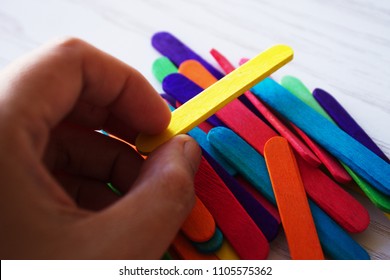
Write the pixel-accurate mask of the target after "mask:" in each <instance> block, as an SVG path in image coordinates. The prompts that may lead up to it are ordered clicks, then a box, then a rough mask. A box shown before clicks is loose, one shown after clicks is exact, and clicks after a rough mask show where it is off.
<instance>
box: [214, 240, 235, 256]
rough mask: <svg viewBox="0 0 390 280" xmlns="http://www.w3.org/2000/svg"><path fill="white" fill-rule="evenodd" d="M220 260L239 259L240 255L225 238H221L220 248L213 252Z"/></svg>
mask: <svg viewBox="0 0 390 280" xmlns="http://www.w3.org/2000/svg"><path fill="white" fill-rule="evenodd" d="M214 254H215V255H216V256H217V257H218V258H219V259H220V260H239V259H240V257H239V256H238V255H237V253H236V251H234V249H233V247H232V245H230V243H229V241H227V240H226V239H224V240H223V243H222V246H221V248H220V249H219V250H218V251H216V252H215V253H214Z"/></svg>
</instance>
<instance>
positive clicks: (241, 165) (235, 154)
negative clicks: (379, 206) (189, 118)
mask: <svg viewBox="0 0 390 280" xmlns="http://www.w3.org/2000/svg"><path fill="white" fill-rule="evenodd" d="M207 138H208V140H209V141H210V143H211V145H212V146H213V147H215V148H216V149H217V150H218V151H219V152H220V153H221V154H222V155H223V156H224V157H225V159H226V160H227V161H229V163H230V164H232V165H233V167H234V168H235V169H236V170H237V171H238V173H240V174H241V175H242V176H243V177H244V178H245V179H247V180H248V181H249V182H250V183H251V184H252V185H253V186H254V187H255V188H256V189H257V190H258V191H260V192H261V193H262V194H263V195H264V196H265V197H266V198H267V199H268V200H269V201H270V202H271V203H273V204H274V205H276V200H275V196H274V193H273V189H272V186H271V182H270V179H269V175H268V171H267V169H266V164H265V160H264V158H263V157H262V156H261V155H260V154H259V153H258V152H257V151H256V150H254V149H253V148H252V147H251V146H250V145H249V144H248V143H246V142H245V141H244V140H243V139H242V138H241V137H239V136H238V135H237V134H236V133H235V132H233V131H232V130H230V129H228V128H224V127H215V128H213V129H211V130H210V131H209V133H208V135H207ZM309 205H310V210H311V213H312V215H313V219H314V223H315V225H316V229H317V233H318V237H319V239H320V242H321V246H322V248H323V250H324V252H325V254H326V255H327V256H329V257H330V258H332V259H348V260H353V259H356V260H360V259H369V258H370V256H369V255H368V253H367V252H366V251H365V250H364V249H363V248H362V247H361V246H360V245H359V244H358V243H357V242H356V241H355V240H354V239H353V238H351V237H350V236H349V235H348V234H347V233H346V232H345V231H344V230H343V229H342V228H341V227H340V226H339V225H337V224H336V223H335V222H334V221H333V220H332V219H331V218H330V217H329V216H328V215H327V214H326V213H325V212H323V211H322V210H321V209H320V208H319V207H318V206H317V205H316V204H315V203H314V202H312V201H311V200H310V199H309ZM297 226H299V225H297Z"/></svg>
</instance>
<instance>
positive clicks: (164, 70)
mask: <svg viewBox="0 0 390 280" xmlns="http://www.w3.org/2000/svg"><path fill="white" fill-rule="evenodd" d="M152 72H153V75H154V76H155V77H156V79H157V80H158V81H159V82H160V83H162V81H163V80H164V78H165V77H166V76H168V75H169V74H172V73H177V67H176V66H175V64H173V63H172V61H170V60H169V58H167V57H165V56H162V57H159V58H157V59H156V60H155V61H154V62H153V65H152Z"/></svg>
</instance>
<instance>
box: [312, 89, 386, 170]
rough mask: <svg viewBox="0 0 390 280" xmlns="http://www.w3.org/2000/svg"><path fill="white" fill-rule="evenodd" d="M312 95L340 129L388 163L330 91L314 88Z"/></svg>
mask: <svg viewBox="0 0 390 280" xmlns="http://www.w3.org/2000/svg"><path fill="white" fill-rule="evenodd" d="M313 96H314V98H315V99H316V100H317V101H318V103H319V104H320V105H321V106H322V108H324V110H325V111H326V112H327V113H328V114H329V116H330V117H331V118H332V119H333V120H334V121H335V122H336V123H337V125H338V126H339V127H340V128H341V129H342V130H344V131H345V132H346V133H348V134H349V135H350V136H352V137H353V138H355V139H356V140H357V141H359V142H360V143H361V144H362V145H364V146H366V147H367V148H368V149H370V150H371V151H372V152H374V153H375V154H377V155H378V156H379V157H381V158H382V159H383V160H385V161H386V162H388V163H390V160H389V158H388V157H387V156H386V155H385V154H384V153H383V152H382V151H381V149H379V147H378V146H377V145H376V144H375V143H374V141H373V140H372V139H371V138H370V136H368V134H367V133H366V132H365V131H364V130H363V128H361V126H360V125H359V124H358V123H357V122H356V121H355V120H354V119H353V118H352V116H351V115H350V114H349V113H348V112H347V111H346V110H345V109H344V108H343V106H341V104H340V103H339V102H338V101H337V100H336V99H335V98H334V97H333V96H332V95H331V94H330V93H328V92H326V91H325V90H322V89H319V88H316V89H315V90H314V91H313Z"/></svg>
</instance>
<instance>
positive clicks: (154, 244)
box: [0, 39, 200, 259]
mask: <svg viewBox="0 0 390 280" xmlns="http://www.w3.org/2000/svg"><path fill="white" fill-rule="evenodd" d="M169 121H170V112H169V109H168V107H167V106H166V105H165V104H164V101H163V100H162V99H161V97H159V95H158V94H157V93H156V92H155V91H154V90H153V88H152V87H151V86H150V84H149V83H148V82H147V81H146V80H145V79H144V78H143V77H142V75H141V74H139V73H138V72H137V71H136V70H134V69H133V68H131V67H129V66H127V65H125V64H124V63H122V62H120V61H118V60H116V59H115V58H113V57H111V56H109V55H108V54H105V53H103V52H102V51H99V50H98V49H96V48H94V47H92V46H90V45H88V44H87V43H85V42H83V41H81V40H78V39H67V40H63V41H61V42H56V43H54V44H49V45H46V46H43V47H42V48H40V49H38V50H37V51H35V52H34V53H32V54H30V55H28V56H26V57H24V58H22V59H21V60H19V61H17V62H16V63H14V64H12V65H10V66H9V67H7V68H6V69H5V70H3V71H2V72H1V73H0V133H1V138H0V153H1V158H0V179H1V184H2V186H1V187H0V200H1V202H0V224H1V233H0V255H1V259H36V258H37V259H157V258H160V257H161V256H162V254H163V253H164V251H165V250H166V249H167V248H168V246H169V244H170V242H171V241H172V240H173V238H174V236H175V234H176V233H177V231H178V229H179V228H180V226H181V224H182V223H183V221H184V220H185V218H186V216H187V215H188V213H189V212H190V210H191V209H192V206H193V203H194V191H193V177H194V174H195V172H196V170H197V167H198V164H199V160H200V149H199V147H198V146H197V144H196V143H195V141H194V140H192V139H191V138H190V137H188V136H184V135H181V136H178V137H175V138H173V139H172V140H170V141H169V142H167V143H165V144H164V145H162V146H161V147H160V148H158V149H157V150H156V151H154V152H153V153H151V154H150V156H149V157H148V159H147V160H143V158H142V157H141V156H140V155H139V154H138V153H137V152H136V151H134V150H133V149H132V148H131V147H130V146H129V145H127V144H125V143H123V142H121V141H118V140H116V139H113V138H110V137H107V136H105V135H102V134H100V133H98V132H96V131H95V130H99V129H104V130H106V131H108V132H110V133H112V134H114V135H116V136H118V137H120V138H122V139H124V140H126V141H128V142H130V143H132V142H134V139H135V137H136V135H137V134H138V133H140V132H143V133H149V134H155V133H159V132H161V131H162V130H163V129H165V128H166V126H167V125H168V123H169ZM108 182H111V183H112V184H113V185H114V186H115V187H116V188H118V189H119V190H120V191H121V192H122V193H125V195H123V196H122V197H121V198H119V197H118V196H116V195H115V194H114V193H113V192H112V191H110V190H109V189H108V188H107V186H106V184H107V183H108Z"/></svg>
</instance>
